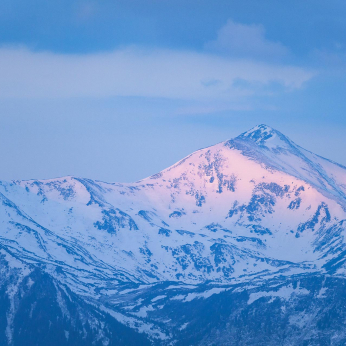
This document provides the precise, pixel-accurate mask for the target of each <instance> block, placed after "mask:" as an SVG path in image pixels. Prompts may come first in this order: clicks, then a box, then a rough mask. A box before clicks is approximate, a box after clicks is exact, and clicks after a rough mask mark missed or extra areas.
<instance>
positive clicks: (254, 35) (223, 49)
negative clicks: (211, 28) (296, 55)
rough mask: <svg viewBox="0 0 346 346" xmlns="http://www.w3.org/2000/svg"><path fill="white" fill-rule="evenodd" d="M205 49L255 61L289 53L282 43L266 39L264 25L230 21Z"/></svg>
mask: <svg viewBox="0 0 346 346" xmlns="http://www.w3.org/2000/svg"><path fill="white" fill-rule="evenodd" d="M205 48H206V49H208V50H211V51H214V52H218V53H223V54H228V55H231V56H235V57H243V58H244V57H245V58H252V59H255V60H258V59H261V60H262V59H265V60H272V59H277V58H282V57H284V56H285V55H287V54H288V53H289V50H288V48H287V47H285V46H284V45H283V44H281V43H280V42H272V41H270V40H268V39H266V37H265V29H264V27H263V26H262V25H260V24H259V25H255V24H252V25H244V24H240V23H235V22H234V21H232V20H228V22H227V24H226V25H225V26H223V27H222V28H221V29H220V30H219V32H218V33H217V37H216V39H215V40H214V41H210V42H207V43H206V45H205Z"/></svg>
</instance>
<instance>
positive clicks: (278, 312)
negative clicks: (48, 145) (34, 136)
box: [0, 125, 346, 346]
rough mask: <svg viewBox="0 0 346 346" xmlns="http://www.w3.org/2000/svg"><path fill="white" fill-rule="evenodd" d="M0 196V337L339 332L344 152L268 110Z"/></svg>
mask: <svg viewBox="0 0 346 346" xmlns="http://www.w3.org/2000/svg"><path fill="white" fill-rule="evenodd" d="M0 200H1V204H0V205H1V208H0V225H1V226H0V227H1V228H0V229H1V233H0V263H1V265H0V270H1V276H0V302H1V303H0V344H1V345H8V346H12V345H13V346H17V345H20V346H21V345H36V346H41V345H48V344H49V345H59V346H63V345H146V344H148V345H344V344H346V326H345V322H344V321H345V320H346V310H345V308H344V304H346V296H345V294H344V290H345V289H344V287H345V284H346V264H345V260H346V244H345V239H344V237H345V234H346V167H344V166H342V165H339V164H337V163H335V162H333V161H330V160H327V159H325V158H322V157H320V156H318V155H315V154H313V153H311V152H309V151H307V150H305V149H303V148H301V147H300V146H298V145H297V144H295V143H293V142H292V141H291V140H290V139H289V138H287V137H286V136H284V135H283V134H282V133H280V132H279V131H276V130H274V129H272V128H270V127H269V126H266V125H259V126H256V127H254V128H253V129H251V130H249V131H247V132H245V133H243V134H241V135H240V136H238V137H236V138H234V139H231V140H229V141H226V142H222V143H219V144H217V145H214V146H212V147H208V148H205V149H201V150H198V151H196V152H194V153H193V154H191V155H189V156H187V157H186V158H184V159H183V160H181V161H179V162H178V163H176V164H175V165H173V166H171V167H169V168H167V169H165V170H163V171H162V172H159V173H158V174H155V175H153V176H151V177H148V178H146V179H143V180H140V181H138V182H136V183H132V184H120V183H105V182H101V181H94V180H91V179H85V178H77V177H64V178H58V179H49V180H27V181H12V182H1V183H0Z"/></svg>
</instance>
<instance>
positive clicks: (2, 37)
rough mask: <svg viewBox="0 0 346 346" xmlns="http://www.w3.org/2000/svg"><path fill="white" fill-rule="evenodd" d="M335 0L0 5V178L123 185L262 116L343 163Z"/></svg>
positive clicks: (343, 71) (11, 0)
mask: <svg viewBox="0 0 346 346" xmlns="http://www.w3.org/2000/svg"><path fill="white" fill-rule="evenodd" d="M345 17H346V3H345V2H344V1H333V0H332V1H328V2H327V1H318V0H314V1H304V0H299V1H295V0H292V1H289V2H288V1H287V2H283V1H258V0H257V1H250V0H242V1H230V0H227V1H223V0H220V1H210V0H209V1H205V0H198V1H197V0H196V1H194V0H193V1H189V0H185V1H180V0H175V1H170V0H165V1H159V0H155V1H145V0H142V1H132V0H127V1H116V0H112V1H107V0H103V1H71V0H69V1H67V0H66V1H65V0H60V1H42V0H33V1H30V2H28V1H24V0H21V1H17V0H3V1H1V2H0V121H1V127H0V159H1V162H2V170H1V173H0V179H3V180H11V179H30V178H50V177H57V176H64V175H75V176H83V177H89V178H94V179H100V180H105V181H122V182H130V181H135V180H138V179H141V178H143V177H146V176H148V175H151V174H154V173H156V172H157V171H159V170H161V169H164V168H165V167H167V166H169V165H171V164H173V163H174V162H175V161H177V160H179V159H181V158H182V157H184V156H186V155H188V154H189V153H191V152H193V151H195V150H197V149H199V148H201V147H206V146H208V145H212V144H215V143H217V142H220V141H223V140H226V139H229V138H232V137H234V136H236V135H238V134H239V133H241V132H243V131H246V130H248V129H249V128H251V127H253V126H255V125H257V124H260V123H266V124H268V125H270V126H272V127H274V128H276V129H278V130H280V131H282V132H283V133H284V134H286V135H288V136H289V137H290V138H291V139H293V140H294V141H295V142H297V143H298V144H300V145H301V146H303V147H305V148H306V149H309V150H311V151H313V152H316V153H317V154H320V155H322V156H325V157H328V158H331V159H333V160H336V161H338V162H340V163H342V164H345V165H346V151H345V150H344V147H345V135H344V134H345V129H346V117H345V114H346V113H345V111H346V102H345V94H346V35H345V33H346V21H345V20H344V18H345Z"/></svg>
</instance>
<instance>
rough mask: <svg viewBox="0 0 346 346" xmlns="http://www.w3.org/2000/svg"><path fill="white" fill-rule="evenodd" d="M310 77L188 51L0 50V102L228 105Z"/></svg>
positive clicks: (301, 72)
mask: <svg viewBox="0 0 346 346" xmlns="http://www.w3.org/2000/svg"><path fill="white" fill-rule="evenodd" d="M313 75H314V72H312V71H309V70H306V69H303V68H300V67H295V66H288V65H277V64H276V65H275V64H268V63H264V62H256V61H249V60H244V59H243V60H240V59H237V60H235V59H230V58H226V57H220V56H217V55H213V54H206V53H196V52H191V51H177V50H163V49H141V48H138V47H130V48H126V49H119V50H115V51H113V52H109V53H99V54H87V55H68V54H53V53H48V52H32V51H29V50H27V49H5V48H3V49H0V98H71V97H94V98H103V97H104V98H106V97H113V96H139V97H161V98H169V99H182V100H190V99H191V100H214V101H217V100H223V101H229V102H231V101H234V100H239V99H240V98H242V97H248V96H251V95H253V94H256V93H260V94H261V93H263V92H266V90H268V86H271V85H279V86H280V88H279V90H280V92H283V91H284V92H285V91H289V90H294V89H297V88H301V87H302V85H303V84H304V83H305V82H306V81H308V80H309V79H310V78H312V76H313ZM239 81H242V83H240V84H241V86H239V85H240V84H239ZM254 85H255V86H256V87H255V88H254V87H253V86H254ZM269 89H270V88H269ZM270 92H272V90H271V91H270Z"/></svg>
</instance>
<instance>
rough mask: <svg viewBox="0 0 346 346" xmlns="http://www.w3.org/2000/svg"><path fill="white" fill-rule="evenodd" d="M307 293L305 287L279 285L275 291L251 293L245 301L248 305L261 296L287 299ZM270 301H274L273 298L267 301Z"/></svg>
mask: <svg viewBox="0 0 346 346" xmlns="http://www.w3.org/2000/svg"><path fill="white" fill-rule="evenodd" d="M309 293H310V292H309V291H308V290H307V289H305V288H299V286H298V287H296V288H293V287H292V285H289V286H283V287H280V289H279V290H277V291H269V292H256V293H251V294H250V298H249V300H248V302H247V303H248V305H250V304H252V303H253V302H255V301H256V300H258V299H260V298H263V297H272V298H275V297H278V298H280V299H284V300H289V299H290V298H291V297H292V295H306V294H309ZM272 301H274V299H271V300H270V301H269V303H271V302H272Z"/></svg>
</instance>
